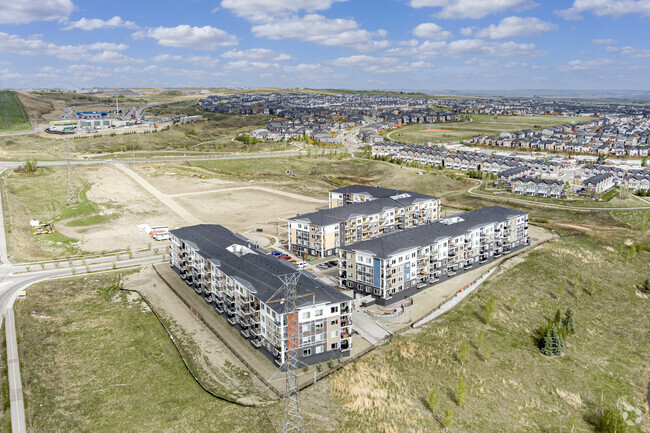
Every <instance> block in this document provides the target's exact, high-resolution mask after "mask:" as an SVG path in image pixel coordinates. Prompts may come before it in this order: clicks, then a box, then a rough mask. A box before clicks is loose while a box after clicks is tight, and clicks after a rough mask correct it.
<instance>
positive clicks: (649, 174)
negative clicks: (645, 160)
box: [625, 171, 650, 192]
mask: <svg viewBox="0 0 650 433" xmlns="http://www.w3.org/2000/svg"><path fill="white" fill-rule="evenodd" d="M625 185H626V186H627V187H628V188H629V189H630V190H631V191H633V192H638V191H642V190H643V191H650V171H646V172H645V173H642V172H638V173H631V174H628V175H627V176H626V177H625Z"/></svg>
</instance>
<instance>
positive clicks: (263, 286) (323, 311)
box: [170, 224, 352, 365]
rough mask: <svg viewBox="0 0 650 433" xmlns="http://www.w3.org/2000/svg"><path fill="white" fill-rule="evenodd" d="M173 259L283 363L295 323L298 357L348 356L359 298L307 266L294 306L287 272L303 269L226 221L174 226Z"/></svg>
mask: <svg viewBox="0 0 650 433" xmlns="http://www.w3.org/2000/svg"><path fill="white" fill-rule="evenodd" d="M170 235H171V236H170V237H171V246H170V248H171V266H172V268H173V269H174V270H175V271H176V272H178V274H179V275H180V276H181V277H182V278H183V279H184V280H185V281H186V282H187V284H189V285H190V286H192V287H193V288H194V290H195V291H196V293H197V294H198V295H200V296H202V297H203V298H204V299H205V301H206V302H209V303H210V304H212V305H213V306H214V308H215V311H216V312H215V314H216V313H219V314H221V315H222V316H223V317H224V318H225V319H226V320H227V321H228V322H229V323H230V324H231V325H232V326H234V327H235V328H237V329H238V330H239V331H240V332H241V334H242V336H243V337H245V338H247V339H249V340H250V342H251V344H253V346H255V347H257V348H259V349H260V350H262V351H263V352H264V353H265V354H267V356H268V357H269V358H272V359H274V360H275V362H276V363H278V364H279V365H281V364H282V363H283V362H284V360H285V356H286V350H287V344H288V343H289V342H288V340H287V338H286V336H287V327H288V326H289V325H291V326H295V325H296V324H297V326H299V332H300V338H299V341H298V342H296V343H294V344H297V347H298V358H299V360H301V361H302V362H304V363H307V364H316V363H318V362H326V361H328V360H330V359H334V358H340V357H343V356H347V355H348V354H349V351H350V348H351V338H352V328H351V325H352V324H351V320H350V313H351V299H350V297H349V296H347V295H345V294H343V293H341V292H340V291H338V290H336V289H335V288H333V287H330V286H328V285H326V284H323V283H321V282H320V281H318V280H316V279H315V278H314V277H313V276H311V275H310V274H309V273H307V272H301V275H300V279H299V280H298V285H297V291H298V302H297V309H298V311H297V313H293V314H290V315H288V314H286V313H285V311H284V309H285V303H284V301H283V297H284V293H283V292H282V291H280V292H278V289H280V288H281V287H282V281H281V280H280V278H279V276H281V275H285V274H290V273H294V272H297V270H296V269H294V268H293V267H292V266H291V265H290V264H287V263H285V261H284V260H278V259H277V258H275V257H274V256H272V255H270V254H268V253H267V252H266V251H264V250H263V249H261V248H258V247H257V246H255V245H254V244H252V243H251V242H250V241H249V240H248V239H246V238H245V237H243V236H241V235H238V234H234V233H232V232H231V231H229V230H228V229H226V228H224V227H223V226H220V225H210V224H201V225H196V226H191V227H183V228H180V229H176V230H172V231H171V232H170Z"/></svg>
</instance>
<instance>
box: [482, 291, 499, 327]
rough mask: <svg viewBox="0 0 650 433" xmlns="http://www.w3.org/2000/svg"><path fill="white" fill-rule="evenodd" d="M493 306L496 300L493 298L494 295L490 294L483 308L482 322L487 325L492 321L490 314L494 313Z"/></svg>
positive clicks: (494, 306)
mask: <svg viewBox="0 0 650 433" xmlns="http://www.w3.org/2000/svg"><path fill="white" fill-rule="evenodd" d="M495 308H496V301H495V300H494V296H491V297H490V299H489V300H488V301H487V302H486V303H485V307H484V308H483V323H485V324H486V325H489V324H490V323H491V322H492V316H493V315H494V310H495Z"/></svg>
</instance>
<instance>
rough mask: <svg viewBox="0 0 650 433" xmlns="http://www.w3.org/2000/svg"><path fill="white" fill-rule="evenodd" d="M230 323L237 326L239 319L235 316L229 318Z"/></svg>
mask: <svg viewBox="0 0 650 433" xmlns="http://www.w3.org/2000/svg"><path fill="white" fill-rule="evenodd" d="M228 323H230V324H231V325H233V326H235V325H236V324H237V317H235V316H230V317H228Z"/></svg>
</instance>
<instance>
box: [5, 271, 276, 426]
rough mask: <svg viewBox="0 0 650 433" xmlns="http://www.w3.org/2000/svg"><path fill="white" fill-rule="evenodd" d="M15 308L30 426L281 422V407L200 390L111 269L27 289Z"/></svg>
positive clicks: (162, 333) (154, 321)
mask: <svg viewBox="0 0 650 433" xmlns="http://www.w3.org/2000/svg"><path fill="white" fill-rule="evenodd" d="M15 309H16V327H17V332H18V339H19V341H20V342H21V343H20V352H21V353H20V357H21V370H22V376H23V383H24V388H23V389H24V396H25V401H26V418H27V423H28V429H30V430H31V431H76V432H85V431H88V432H90V431H93V432H116V431H140V432H141V431H197V432H198V431H210V432H272V431H275V430H277V429H278V424H277V423H278V422H279V419H280V417H281V413H280V411H281V408H280V407H278V406H272V407H270V408H265V409H250V408H244V407H241V406H236V405H233V404H230V403H226V402H223V401H220V400H217V399H215V398H214V397H211V396H210V395H208V394H207V393H206V392H204V391H203V390H202V389H201V388H200V387H199V386H198V385H197V384H196V383H195V382H194V380H193V379H192V377H191V376H190V375H189V374H188V372H187V371H186V370H185V367H184V365H183V363H182V361H181V359H180V357H179V356H178V353H177V352H176V349H175V348H174V346H173V344H172V342H171V341H170V340H169V337H168V336H167V334H166V333H165V331H164V329H163V328H162V326H161V325H160V324H159V322H158V320H157V319H156V318H155V316H154V315H153V313H151V312H150V311H148V310H143V309H142V308H140V303H139V302H133V301H129V300H128V299H127V297H126V295H125V293H124V292H122V291H120V290H119V289H117V287H116V274H102V275H94V276H91V277H87V278H76V279H69V280H61V281H50V282H48V283H44V284H39V285H37V286H33V287H31V288H30V289H29V295H28V297H27V299H26V300H24V301H22V302H20V303H18V304H17V305H16V307H15ZM44 353H45V354H47V356H43V354H44ZM269 417H271V419H270V418H269ZM216 420H218V421H216Z"/></svg>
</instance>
